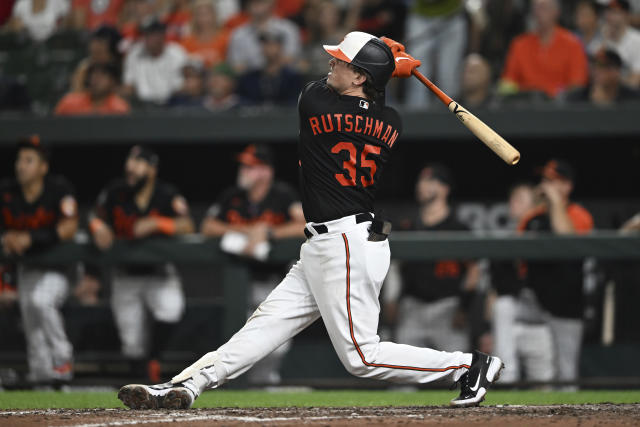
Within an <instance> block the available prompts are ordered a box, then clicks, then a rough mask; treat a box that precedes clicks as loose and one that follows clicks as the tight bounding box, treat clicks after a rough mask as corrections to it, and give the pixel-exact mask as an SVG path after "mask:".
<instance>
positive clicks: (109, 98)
mask: <svg viewBox="0 0 640 427" xmlns="http://www.w3.org/2000/svg"><path fill="white" fill-rule="evenodd" d="M119 71H120V70H119V69H118V68H117V67H116V66H115V65H113V64H92V65H90V66H89V68H88V70H87V77H86V89H85V90H84V91H82V92H70V93H68V94H66V95H65V96H64V97H62V99H61V100H60V102H58V105H56V109H55V114H56V115H59V116H70V115H85V114H127V113H129V111H130V107H129V104H128V103H127V101H125V100H124V99H123V98H121V97H120V96H119V95H117V94H116V88H117V87H118V81H119V78H120V73H119Z"/></svg>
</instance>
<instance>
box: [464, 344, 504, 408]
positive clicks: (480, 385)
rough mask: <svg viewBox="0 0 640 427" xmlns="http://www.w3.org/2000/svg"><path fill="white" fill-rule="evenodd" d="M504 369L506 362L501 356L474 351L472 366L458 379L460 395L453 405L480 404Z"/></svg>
mask: <svg viewBox="0 0 640 427" xmlns="http://www.w3.org/2000/svg"><path fill="white" fill-rule="evenodd" d="M502 369H504V363H502V360H500V358H498V357H495V356H489V355H488V354H484V353H481V352H479V351H477V350H476V351H474V352H473V359H472V361H471V367H470V368H469V370H468V371H467V372H465V374H464V375H462V377H460V379H459V380H458V383H460V395H459V396H458V397H456V398H455V399H453V400H452V401H451V406H458V407H467V406H478V405H480V402H482V401H483V400H484V397H485V395H486V394H487V390H488V389H489V386H490V385H491V384H493V383H494V382H496V381H498V378H500V372H501V371H502Z"/></svg>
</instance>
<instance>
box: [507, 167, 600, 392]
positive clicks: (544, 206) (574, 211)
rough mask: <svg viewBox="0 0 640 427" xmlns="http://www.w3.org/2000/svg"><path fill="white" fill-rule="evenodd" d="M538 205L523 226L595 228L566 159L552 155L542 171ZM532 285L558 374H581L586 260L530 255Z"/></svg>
mask: <svg viewBox="0 0 640 427" xmlns="http://www.w3.org/2000/svg"><path fill="white" fill-rule="evenodd" d="M541 175H542V180H541V182H540V185H539V186H538V187H537V189H536V191H537V194H538V198H539V200H540V201H539V203H538V205H537V206H536V207H535V208H533V209H532V210H531V211H530V212H528V213H527V214H526V215H525V216H524V218H522V220H521V222H520V224H519V225H518V230H519V231H521V232H531V233H542V234H554V235H564V236H566V235H578V234H588V233H589V232H591V231H592V230H593V218H592V216H591V214H590V213H589V211H587V210H586V209H585V208H584V207H582V206H581V205H579V204H577V203H574V202H572V201H571V193H572V192H573V188H574V182H575V173H574V171H573V168H572V167H571V165H570V164H569V163H567V162H565V161H562V160H550V161H549V162H548V163H547V164H546V165H545V166H544V167H543V168H542V171H541ZM526 264H527V265H526V269H527V279H526V283H527V286H528V287H529V288H530V289H532V290H533V292H534V294H535V298H536V299H537V303H538V304H539V306H540V308H541V310H542V312H543V316H544V319H545V320H546V322H547V323H548V325H549V327H550V329H551V335H552V338H553V348H551V349H548V350H546V351H548V352H551V353H552V354H554V367H553V369H554V372H555V379H556V380H557V381H563V382H565V381H566V382H573V381H576V380H577V379H578V368H579V366H580V348H581V345H582V331H583V322H582V318H583V309H584V294H583V280H584V277H583V261H582V260H581V261H564V260H563V261H557V260H555V261H527V263H526Z"/></svg>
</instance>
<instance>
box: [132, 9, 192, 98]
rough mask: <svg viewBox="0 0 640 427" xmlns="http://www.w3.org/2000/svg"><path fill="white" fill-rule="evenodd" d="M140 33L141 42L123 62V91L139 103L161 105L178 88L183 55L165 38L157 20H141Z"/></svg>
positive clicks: (162, 27)
mask: <svg viewBox="0 0 640 427" xmlns="http://www.w3.org/2000/svg"><path fill="white" fill-rule="evenodd" d="M141 32H142V34H144V36H143V39H142V41H140V42H138V43H136V44H135V45H134V46H133V47H132V48H131V50H130V51H129V53H128V54H127V56H126V58H125V61H124V88H123V92H124V93H125V95H127V96H135V97H136V98H137V99H139V100H140V101H143V102H150V103H156V104H164V103H165V102H166V101H167V100H168V99H169V97H171V94H172V93H174V92H176V91H178V90H180V88H181V87H182V84H183V77H182V68H183V67H184V65H185V63H186V62H187V54H186V52H185V51H184V49H183V48H182V46H180V45H179V44H177V43H175V42H171V41H170V42H167V41H166V40H165V25H164V24H163V23H161V22H159V21H157V20H153V21H149V22H147V23H145V24H144V25H143V26H142V27H141Z"/></svg>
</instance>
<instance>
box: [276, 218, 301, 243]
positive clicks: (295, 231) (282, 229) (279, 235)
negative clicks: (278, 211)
mask: <svg viewBox="0 0 640 427" xmlns="http://www.w3.org/2000/svg"><path fill="white" fill-rule="evenodd" d="M304 224H305V223H304V222H300V221H289V222H286V223H284V224H282V225H278V226H276V227H273V228H272V229H271V237H273V238H274V239H287V238H290V237H302V236H304Z"/></svg>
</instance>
